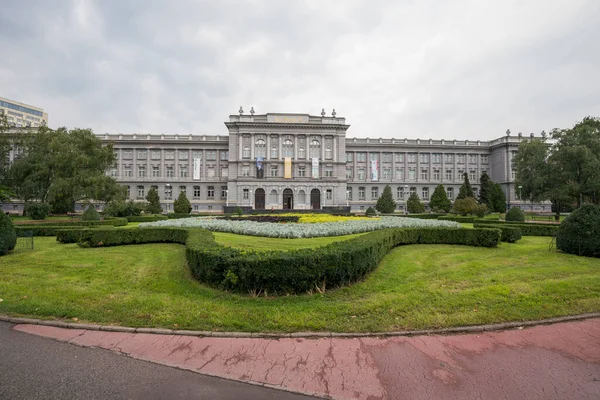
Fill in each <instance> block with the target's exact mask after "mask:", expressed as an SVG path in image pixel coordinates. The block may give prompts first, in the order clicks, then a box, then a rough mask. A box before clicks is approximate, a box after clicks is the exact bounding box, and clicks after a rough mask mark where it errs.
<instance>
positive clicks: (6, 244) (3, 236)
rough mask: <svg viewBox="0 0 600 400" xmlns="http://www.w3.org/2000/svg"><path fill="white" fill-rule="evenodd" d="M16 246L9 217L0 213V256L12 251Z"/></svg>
mask: <svg viewBox="0 0 600 400" xmlns="http://www.w3.org/2000/svg"><path fill="white" fill-rule="evenodd" d="M16 244H17V234H16V232H15V228H14V227H13V223H12V221H11V220H10V217H9V216H8V215H6V214H5V213H0V256H3V255H5V254H6V253H8V252H9V251H11V250H12V249H14V248H15V246H16Z"/></svg>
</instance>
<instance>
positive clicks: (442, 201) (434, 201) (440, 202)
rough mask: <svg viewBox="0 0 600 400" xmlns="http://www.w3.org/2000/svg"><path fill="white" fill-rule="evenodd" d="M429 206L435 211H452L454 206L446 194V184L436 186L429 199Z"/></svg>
mask: <svg viewBox="0 0 600 400" xmlns="http://www.w3.org/2000/svg"><path fill="white" fill-rule="evenodd" d="M429 208H431V209H432V210H433V211H444V212H450V209H451V208H452V202H451V201H450V199H448V196H447V195H446V189H444V185H437V186H436V188H435V190H434V191H433V194H432V195H431V200H429Z"/></svg>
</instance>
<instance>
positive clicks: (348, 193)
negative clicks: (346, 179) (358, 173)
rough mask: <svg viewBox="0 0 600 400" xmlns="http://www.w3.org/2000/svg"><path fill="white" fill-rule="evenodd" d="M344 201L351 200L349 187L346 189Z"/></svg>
mask: <svg viewBox="0 0 600 400" xmlns="http://www.w3.org/2000/svg"><path fill="white" fill-rule="evenodd" d="M346 200H352V188H351V187H350V186H348V187H346Z"/></svg>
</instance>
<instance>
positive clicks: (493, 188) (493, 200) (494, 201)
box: [488, 181, 506, 213]
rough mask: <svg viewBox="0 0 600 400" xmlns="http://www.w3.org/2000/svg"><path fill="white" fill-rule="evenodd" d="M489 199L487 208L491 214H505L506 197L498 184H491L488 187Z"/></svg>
mask: <svg viewBox="0 0 600 400" xmlns="http://www.w3.org/2000/svg"><path fill="white" fill-rule="evenodd" d="M490 182H492V181H490ZM489 198H490V204H489V206H488V208H489V210H490V211H491V212H498V213H504V212H506V196H505V194H504V192H503V191H502V187H501V186H500V184H499V183H495V182H492V184H491V185H490V192H489Z"/></svg>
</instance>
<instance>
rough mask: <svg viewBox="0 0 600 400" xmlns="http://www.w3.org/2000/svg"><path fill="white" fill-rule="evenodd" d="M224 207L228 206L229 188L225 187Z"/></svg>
mask: <svg viewBox="0 0 600 400" xmlns="http://www.w3.org/2000/svg"><path fill="white" fill-rule="evenodd" d="M225 207H229V190H227V189H225Z"/></svg>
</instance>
